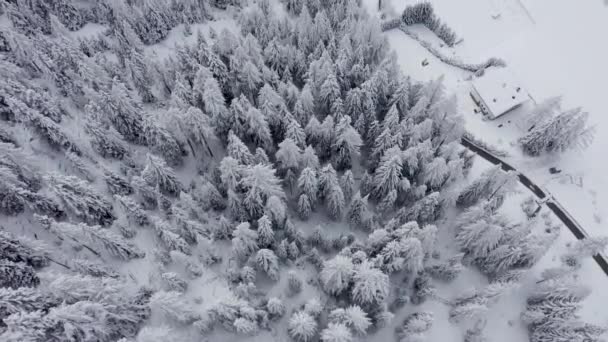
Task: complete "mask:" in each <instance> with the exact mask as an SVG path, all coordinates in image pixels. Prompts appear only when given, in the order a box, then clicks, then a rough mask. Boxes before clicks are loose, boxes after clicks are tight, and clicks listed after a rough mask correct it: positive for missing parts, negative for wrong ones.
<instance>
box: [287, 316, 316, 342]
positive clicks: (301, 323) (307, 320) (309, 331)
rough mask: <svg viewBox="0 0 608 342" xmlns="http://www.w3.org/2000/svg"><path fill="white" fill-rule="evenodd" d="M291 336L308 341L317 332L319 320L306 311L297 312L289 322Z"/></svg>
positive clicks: (302, 341)
mask: <svg viewBox="0 0 608 342" xmlns="http://www.w3.org/2000/svg"><path fill="white" fill-rule="evenodd" d="M287 329H288V331H289V336H291V337H292V338H293V339H295V340H296V341H301V342H308V341H311V340H312V339H313V337H314V336H315V334H316V333H317V322H316V321H315V319H314V318H313V317H312V316H311V315H310V314H308V313H306V312H304V311H297V312H295V313H294V314H293V315H292V316H291V318H290V319H289V323H288V328H287Z"/></svg>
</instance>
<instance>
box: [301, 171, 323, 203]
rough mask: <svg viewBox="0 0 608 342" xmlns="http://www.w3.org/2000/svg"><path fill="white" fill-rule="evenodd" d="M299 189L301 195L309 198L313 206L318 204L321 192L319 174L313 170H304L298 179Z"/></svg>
mask: <svg viewBox="0 0 608 342" xmlns="http://www.w3.org/2000/svg"><path fill="white" fill-rule="evenodd" d="M298 188H299V189H300V192H301V193H303V194H305V195H306V196H308V199H309V200H310V201H311V204H312V205H314V204H315V203H316V201H317V196H318V192H319V180H318V179H317V173H316V172H315V170H314V169H313V168H310V167H306V168H304V170H302V173H301V174H300V177H299V178H298Z"/></svg>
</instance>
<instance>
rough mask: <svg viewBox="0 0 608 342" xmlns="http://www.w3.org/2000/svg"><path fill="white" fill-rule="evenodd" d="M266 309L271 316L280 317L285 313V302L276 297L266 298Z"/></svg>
mask: <svg viewBox="0 0 608 342" xmlns="http://www.w3.org/2000/svg"><path fill="white" fill-rule="evenodd" d="M266 310H267V311H268V313H269V314H270V316H271V318H280V317H282V316H283V315H284V314H285V304H283V302H282V301H281V299H279V298H277V297H272V298H268V302H266Z"/></svg>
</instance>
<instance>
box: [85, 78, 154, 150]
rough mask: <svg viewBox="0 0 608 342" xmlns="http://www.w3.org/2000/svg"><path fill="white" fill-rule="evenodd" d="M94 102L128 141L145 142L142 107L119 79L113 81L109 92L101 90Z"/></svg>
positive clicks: (94, 96)
mask: <svg viewBox="0 0 608 342" xmlns="http://www.w3.org/2000/svg"><path fill="white" fill-rule="evenodd" d="M92 101H93V103H94V104H95V105H96V106H97V107H98V108H100V109H101V110H102V111H103V112H104V113H105V114H106V120H109V121H110V123H111V124H112V125H113V126H114V128H115V129H116V131H118V133H120V134H121V135H122V136H123V137H124V138H125V139H126V140H127V141H129V142H133V143H143V142H145V133H144V123H143V114H142V110H141V107H140V106H139V104H137V102H135V100H134V99H133V97H132V95H131V92H130V91H129V90H128V89H127V87H126V86H125V85H124V83H122V82H121V81H120V80H119V79H118V78H117V77H115V78H114V79H112V85H111V88H110V91H109V92H106V91H104V90H100V92H99V93H97V94H93V96H92Z"/></svg>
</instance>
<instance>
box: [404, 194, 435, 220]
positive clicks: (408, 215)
mask: <svg viewBox="0 0 608 342" xmlns="http://www.w3.org/2000/svg"><path fill="white" fill-rule="evenodd" d="M444 204H445V202H444V199H442V198H441V195H440V193H439V192H437V191H436V192H432V193H430V194H428V195H426V196H424V197H423V198H421V199H420V200H418V201H417V202H416V203H414V205H413V206H411V207H410V208H403V209H401V210H399V213H398V214H397V216H398V217H399V221H400V222H401V223H406V222H411V221H416V222H418V223H419V224H427V223H432V222H435V221H437V219H439V217H440V216H441V214H442V212H443V208H444Z"/></svg>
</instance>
